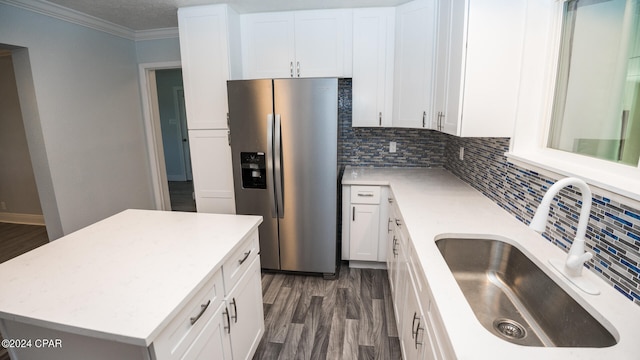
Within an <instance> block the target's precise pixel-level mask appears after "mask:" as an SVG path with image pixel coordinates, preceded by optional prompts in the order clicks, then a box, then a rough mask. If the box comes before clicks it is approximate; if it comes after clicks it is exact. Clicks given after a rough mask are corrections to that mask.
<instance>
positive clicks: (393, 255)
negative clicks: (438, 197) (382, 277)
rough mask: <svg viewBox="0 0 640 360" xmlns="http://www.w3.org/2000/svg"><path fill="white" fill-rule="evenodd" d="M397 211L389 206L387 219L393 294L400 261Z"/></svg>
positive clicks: (389, 267) (389, 265) (388, 271)
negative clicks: (396, 223) (396, 224)
mask: <svg viewBox="0 0 640 360" xmlns="http://www.w3.org/2000/svg"><path fill="white" fill-rule="evenodd" d="M395 212H396V210H395V206H389V218H388V219H387V226H388V227H389V231H388V234H387V273H388V275H389V286H390V288H391V294H392V295H393V294H394V292H395V287H396V263H397V262H398V249H397V245H398V239H397V237H396V230H395ZM396 316H397V314H396ZM396 320H397V319H396Z"/></svg>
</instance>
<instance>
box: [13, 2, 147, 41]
mask: <svg viewBox="0 0 640 360" xmlns="http://www.w3.org/2000/svg"><path fill="white" fill-rule="evenodd" d="M0 4H7V5H11V6H14V7H17V8H21V9H24V10H28V11H32V12H36V13H39V14H42V15H46V16H50V17H53V18H56V19H59V20H63V21H67V22H70V23H73V24H77V25H80V26H84V27H88V28H91V29H94V30H98V31H102V32H105V33H108V34H111V35H115V36H118V37H121V38H125V39H129V40H135V39H136V32H135V31H133V30H131V29H129V28H127V27H124V26H121V25H117V24H114V23H112V22H109V21H106V20H102V19H100V18H97V17H95V16H91V15H88V14H85V13H82V12H79V11H76V10H73V9H69V8H66V7H64V6H60V5H57V4H54V3H51V2H48V1H45V0H0Z"/></svg>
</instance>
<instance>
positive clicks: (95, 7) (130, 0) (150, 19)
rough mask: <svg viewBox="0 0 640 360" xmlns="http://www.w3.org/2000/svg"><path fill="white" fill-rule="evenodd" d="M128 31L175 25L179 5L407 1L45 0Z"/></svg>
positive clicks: (257, 8)
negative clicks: (125, 28) (122, 27)
mask: <svg viewBox="0 0 640 360" xmlns="http://www.w3.org/2000/svg"><path fill="white" fill-rule="evenodd" d="M48 1H49V2H52V3H55V4H58V5H61V6H64V7H66V8H69V9H73V10H76V11H79V12H82V13H85V14H88V15H91V16H95V17H97V18H100V19H102V20H107V21H109V22H112V23H114V24H118V25H121V26H124V27H127V28H129V29H131V30H150V29H161V28H171V27H177V26H178V18H177V16H176V10H177V9H178V8H179V7H183V6H193V5H204V4H219V3H228V4H229V5H231V7H233V8H234V9H235V10H236V11H237V12H239V13H241V14H242V13H253V12H266V11H284V10H306V9H331V8H357V7H371V6H395V5H399V4H402V3H406V2H408V1H409V0H48Z"/></svg>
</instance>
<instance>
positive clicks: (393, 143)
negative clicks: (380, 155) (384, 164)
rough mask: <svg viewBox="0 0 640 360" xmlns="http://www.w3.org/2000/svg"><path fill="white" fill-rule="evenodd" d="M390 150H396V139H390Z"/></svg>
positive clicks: (391, 151) (392, 151)
mask: <svg viewBox="0 0 640 360" xmlns="http://www.w3.org/2000/svg"><path fill="white" fill-rule="evenodd" d="M389 152H390V153H394V152H396V142H395V141H389Z"/></svg>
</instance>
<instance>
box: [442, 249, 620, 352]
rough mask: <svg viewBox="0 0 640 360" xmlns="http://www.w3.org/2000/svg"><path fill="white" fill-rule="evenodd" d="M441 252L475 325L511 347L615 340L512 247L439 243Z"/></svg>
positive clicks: (604, 343) (601, 344)
mask: <svg viewBox="0 0 640 360" xmlns="http://www.w3.org/2000/svg"><path fill="white" fill-rule="evenodd" d="M436 245H437V246H438V249H439V250H440V253H441V254H442V256H443V257H444V260H445V261H446V263H447V265H448V266H449V269H451V272H452V273H453V276H454V277H455V279H456V281H457V282H458V285H459V286H460V288H461V289H462V292H463V293H464V296H465V297H466V299H467V302H469V305H470V306H471V308H472V309H473V312H474V313H475V315H476V317H477V318H478V320H479V321H480V323H481V324H482V325H483V326H484V327H485V328H486V329H487V330H488V331H489V332H491V333H492V334H494V335H496V336H497V337H499V338H502V339H504V340H506V341H509V342H512V343H514V344H519V345H524V346H554V347H594V348H599V347H608V346H612V345H615V344H616V339H615V337H614V336H613V335H612V334H611V333H610V332H609V331H608V330H607V329H606V328H605V327H604V326H603V325H602V324H600V322H598V321H597V320H596V319H595V318H594V317H593V316H591V314H589V313H588V312H587V311H586V310H585V309H584V308H583V307H582V306H581V305H580V304H578V303H577V302H576V301H575V300H574V299H573V298H572V297H571V296H569V294H567V293H566V292H565V291H564V290H563V289H562V288H561V287H560V286H558V285H557V284H556V283H555V282H554V281H553V280H551V278H549V277H548V276H547V275H546V274H545V273H544V272H543V271H542V270H541V269H540V268H539V267H538V266H537V265H536V264H535V263H533V262H532V261H531V260H530V259H529V258H528V257H527V256H526V255H524V254H523V253H522V252H521V251H520V250H519V249H518V248H517V247H515V246H513V245H511V244H508V243H506V242H503V241H498V240H485V239H441V240H438V241H436Z"/></svg>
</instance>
